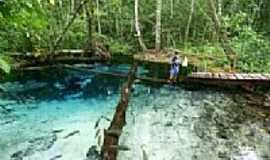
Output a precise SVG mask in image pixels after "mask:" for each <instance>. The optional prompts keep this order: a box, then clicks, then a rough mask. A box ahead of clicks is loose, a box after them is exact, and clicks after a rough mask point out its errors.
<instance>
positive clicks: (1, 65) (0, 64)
mask: <svg viewBox="0 0 270 160" xmlns="http://www.w3.org/2000/svg"><path fill="white" fill-rule="evenodd" d="M0 69H1V70H2V71H4V72H5V73H10V70H11V66H10V64H9V63H8V62H7V60H5V58H4V57H0Z"/></svg>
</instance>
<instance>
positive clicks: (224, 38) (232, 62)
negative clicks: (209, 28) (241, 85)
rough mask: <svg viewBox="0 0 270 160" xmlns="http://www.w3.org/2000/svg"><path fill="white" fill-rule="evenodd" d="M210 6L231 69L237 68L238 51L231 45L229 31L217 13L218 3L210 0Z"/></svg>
mask: <svg viewBox="0 0 270 160" xmlns="http://www.w3.org/2000/svg"><path fill="white" fill-rule="evenodd" d="M208 3H209V6H210V8H211V11H210V12H211V17H212V20H213V22H214V25H215V29H216V32H217V35H218V39H219V41H220V42H221V45H222V48H223V50H224V53H225V54H226V57H227V59H228V60H229V62H230V66H231V69H233V68H235V63H236V62H235V56H236V53H235V51H234V50H233V48H232V47H231V46H230V41H229V38H228V36H227V32H226V31H224V29H223V28H222V23H221V20H220V17H219V15H218V14H217V9H216V4H215V2H214V0H208Z"/></svg>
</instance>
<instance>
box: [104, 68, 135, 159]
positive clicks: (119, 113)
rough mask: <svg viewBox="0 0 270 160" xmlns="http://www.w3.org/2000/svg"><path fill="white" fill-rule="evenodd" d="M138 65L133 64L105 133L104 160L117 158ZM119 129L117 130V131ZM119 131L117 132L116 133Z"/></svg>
mask: <svg viewBox="0 0 270 160" xmlns="http://www.w3.org/2000/svg"><path fill="white" fill-rule="evenodd" d="M136 71H137V65H136V64H135V65H133V66H132V68H131V70H130V72H129V76H128V80H127V82H126V83H124V84H123V86H122V89H121V98H120V101H119V103H118V105H117V107H116V112H115V114H114V117H113V120H112V122H111V125H110V127H109V128H108V130H105V133H104V143H103V146H102V149H101V156H102V159H103V160H116V157H117V151H118V148H120V147H116V146H118V141H119V137H120V135H121V133H122V130H123V127H124V125H125V124H126V111H127V108H128V102H129V93H130V88H131V85H132V83H133V81H134V79H135V73H136ZM116 131H117V132H116ZM112 133H114V134H112ZM115 133H117V134H115Z"/></svg>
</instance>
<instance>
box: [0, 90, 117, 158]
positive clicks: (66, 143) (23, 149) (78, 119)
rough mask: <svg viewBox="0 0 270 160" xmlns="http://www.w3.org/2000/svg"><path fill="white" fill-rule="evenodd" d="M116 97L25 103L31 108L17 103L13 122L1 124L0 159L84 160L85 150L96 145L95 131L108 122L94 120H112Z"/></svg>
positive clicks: (102, 127)
mask: <svg viewBox="0 0 270 160" xmlns="http://www.w3.org/2000/svg"><path fill="white" fill-rule="evenodd" d="M117 99H118V95H112V96H110V97H107V98H106V99H102V98H101V99H70V100H66V101H47V102H41V103H37V104H27V105H29V106H31V105H34V106H35V109H33V110H31V111H29V109H28V110H26V109H25V104H24V105H17V106H16V107H17V108H18V109H16V112H13V113H12V115H10V117H12V118H13V119H14V122H13V123H9V124H6V125H1V126H0V135H1V139H0V148H1V149H0V159H1V160H9V159H14V160H20V159H23V160H54V159H61V160H83V159H85V157H86V153H87V151H88V149H89V148H90V147H91V146H92V145H98V139H100V137H99V134H98V135H97V137H96V134H97V132H100V131H98V130H102V129H104V128H107V127H108V125H109V122H108V121H107V120H105V119H101V120H100V121H99V123H97V121H98V120H99V119H100V118H101V117H102V116H106V117H107V118H109V119H111V117H112V115H113V112H114V106H116V103H117ZM13 107H14V106H13ZM20 108H21V109H20ZM97 124H98V126H95V125H97ZM99 143H100V142H99ZM12 157H13V158H12Z"/></svg>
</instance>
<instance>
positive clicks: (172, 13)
mask: <svg viewBox="0 0 270 160" xmlns="http://www.w3.org/2000/svg"><path fill="white" fill-rule="evenodd" d="M173 7H174V0H171V9H170V10H171V19H173V16H174V8H173Z"/></svg>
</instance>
